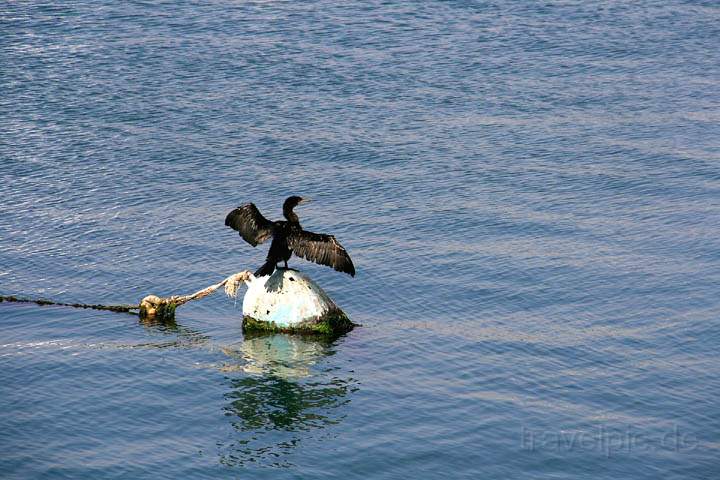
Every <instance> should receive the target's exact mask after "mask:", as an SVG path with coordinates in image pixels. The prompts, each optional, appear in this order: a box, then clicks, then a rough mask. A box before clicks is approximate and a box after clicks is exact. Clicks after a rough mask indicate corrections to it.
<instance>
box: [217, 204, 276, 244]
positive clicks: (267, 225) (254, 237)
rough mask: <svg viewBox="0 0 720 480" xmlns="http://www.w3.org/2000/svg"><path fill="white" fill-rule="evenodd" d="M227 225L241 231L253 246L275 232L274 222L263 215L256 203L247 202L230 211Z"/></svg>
mask: <svg viewBox="0 0 720 480" xmlns="http://www.w3.org/2000/svg"><path fill="white" fill-rule="evenodd" d="M225 225H227V226H228V227H231V228H232V229H233V230H237V231H238V232H240V236H241V237H242V238H243V240H245V241H246V242H248V243H249V244H250V245H252V246H253V247H254V246H256V245H257V244H258V243H263V242H264V241H265V240H267V239H268V238H270V237H272V234H273V223H272V222H271V221H270V220H268V219H267V218H265V217H263V215H262V213H260V210H258V208H257V207H256V206H255V204H254V203H246V204H245V205H240V206H239V207H238V208H236V209H235V210H233V211H232V212H230V213H228V216H227V217H225Z"/></svg>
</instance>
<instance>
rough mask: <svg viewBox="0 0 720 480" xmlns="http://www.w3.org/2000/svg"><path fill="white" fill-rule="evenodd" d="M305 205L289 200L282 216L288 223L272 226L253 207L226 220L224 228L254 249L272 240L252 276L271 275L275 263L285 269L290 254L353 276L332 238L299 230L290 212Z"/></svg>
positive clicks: (244, 207) (350, 265)
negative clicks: (264, 257)
mask: <svg viewBox="0 0 720 480" xmlns="http://www.w3.org/2000/svg"><path fill="white" fill-rule="evenodd" d="M307 201H308V200H307V199H303V198H301V197H297V196H292V197H288V199H287V200H285V203H284V204H283V216H284V217H285V218H286V219H287V221H283V220H278V221H275V222H271V221H270V220H268V219H267V218H265V217H263V215H262V213H260V210H258V208H257V207H256V206H255V204H254V203H246V204H244V205H241V206H239V207H238V208H236V209H235V210H233V211H232V212H230V213H229V214H228V216H227V217H226V218H225V225H227V226H228V227H231V228H232V229H233V230H237V231H238V232H240V236H241V237H242V238H243V240H245V241H246V242H248V243H249V244H250V245H252V246H253V247H255V246H257V244H258V243H263V242H264V241H266V240H267V239H268V238H270V237H272V239H273V240H272V243H271V244H270V251H268V255H267V258H266V259H265V264H264V265H263V266H262V267H260V268H259V269H258V271H257V272H255V276H256V277H262V276H263V275H270V274H271V273H273V271H275V267H276V265H277V263H278V262H285V268H287V266H288V265H287V261H288V260H289V259H290V256H291V255H292V254H293V253H294V254H295V255H297V256H299V257H302V258H304V259H306V260H310V261H311V262H315V263H319V264H321V265H327V266H329V267H332V268H334V269H335V270H337V271H338V272H345V273H349V274H350V275H351V276H353V277H354V276H355V266H354V265H353V262H352V260H350V255H348V253H347V251H346V250H345V249H344V248H343V246H342V245H340V244H339V243H338V241H337V240H335V237H333V236H332V235H325V234H324V233H313V232H308V231H307V230H303V229H302V227H301V226H300V219H299V218H298V216H297V215H296V214H295V212H293V208H295V206H296V205H299V204H301V203H303V202H307Z"/></svg>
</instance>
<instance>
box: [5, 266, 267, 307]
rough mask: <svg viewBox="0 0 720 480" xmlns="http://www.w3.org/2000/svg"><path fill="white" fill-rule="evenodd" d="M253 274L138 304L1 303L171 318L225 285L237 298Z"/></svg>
mask: <svg viewBox="0 0 720 480" xmlns="http://www.w3.org/2000/svg"><path fill="white" fill-rule="evenodd" d="M252 278H253V274H252V273H251V272H250V271H248V270H245V271H243V272H239V273H235V274H233V275H230V276H229V277H227V278H226V279H224V280H223V281H221V282H218V283H215V284H213V285H210V286H209V287H205V288H203V289H202V290H198V291H197V292H195V293H193V294H190V295H172V296H170V297H158V296H157V295H147V296H146V297H144V298H143V299H142V300H140V303H139V304H137V305H101V304H89V303H64V302H54V301H52V300H45V299H32V298H22V297H16V296H12V295H9V296H6V295H0V303H2V302H17V303H35V304H37V305H40V306H46V305H55V306H59V307H73V308H90V309H93V310H107V311H110V312H118V313H130V314H132V315H140V317H141V318H150V317H152V318H162V319H171V318H173V317H174V316H175V308H176V307H179V306H180V305H182V304H184V303H187V302H189V301H191V300H198V299H201V298H203V297H206V296H208V295H210V294H211V293H213V292H214V291H215V290H217V289H218V288H220V287H222V286H224V287H225V294H226V295H227V296H229V297H233V298H236V297H237V291H238V288H239V287H240V283H241V282H245V281H247V280H251V279H252Z"/></svg>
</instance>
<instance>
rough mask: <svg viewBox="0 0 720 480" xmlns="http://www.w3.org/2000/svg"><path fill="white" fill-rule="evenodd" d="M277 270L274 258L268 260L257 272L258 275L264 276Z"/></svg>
mask: <svg viewBox="0 0 720 480" xmlns="http://www.w3.org/2000/svg"><path fill="white" fill-rule="evenodd" d="M274 271H275V262H274V261H272V260H268V261H266V262H265V263H264V264H263V266H262V267H260V268H258V269H257V272H255V276H256V277H264V276H265V275H272V273H273V272H274Z"/></svg>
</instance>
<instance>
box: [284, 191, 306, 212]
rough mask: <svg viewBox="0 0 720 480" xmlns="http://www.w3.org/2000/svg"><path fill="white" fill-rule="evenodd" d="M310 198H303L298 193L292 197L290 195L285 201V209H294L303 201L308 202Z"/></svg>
mask: <svg viewBox="0 0 720 480" xmlns="http://www.w3.org/2000/svg"><path fill="white" fill-rule="evenodd" d="M309 201H310V199H309V198H303V197H298V196H297V195H293V196H292V197H288V198H287V199H286V200H285V203H284V204H283V210H292V209H293V208H295V207H296V206H298V205H300V204H301V203H307V202H309Z"/></svg>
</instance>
